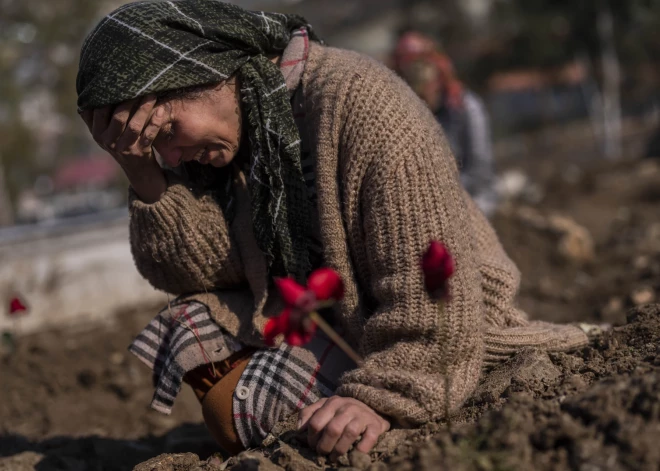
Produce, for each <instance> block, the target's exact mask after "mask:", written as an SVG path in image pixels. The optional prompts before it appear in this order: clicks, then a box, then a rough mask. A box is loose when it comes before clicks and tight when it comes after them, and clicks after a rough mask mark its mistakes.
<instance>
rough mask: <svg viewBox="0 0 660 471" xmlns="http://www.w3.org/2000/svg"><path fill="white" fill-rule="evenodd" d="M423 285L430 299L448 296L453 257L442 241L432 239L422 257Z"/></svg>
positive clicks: (452, 270) (452, 272)
mask: <svg viewBox="0 0 660 471" xmlns="http://www.w3.org/2000/svg"><path fill="white" fill-rule="evenodd" d="M422 271H423V272H424V286H425V287H426V291H427V292H428V293H429V295H430V296H431V298H432V299H435V300H441V299H446V298H448V297H449V283H448V282H449V278H451V276H452V275H453V274H454V259H453V258H452V256H451V254H450V253H449V251H448V250H447V248H446V247H445V246H444V244H443V243H442V242H438V241H437V240H432V241H431V243H430V244H429V248H428V249H427V250H426V252H425V253H424V255H423V257H422Z"/></svg>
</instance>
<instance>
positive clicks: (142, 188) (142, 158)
mask: <svg viewBox="0 0 660 471" xmlns="http://www.w3.org/2000/svg"><path fill="white" fill-rule="evenodd" d="M138 100H139V99H136V100H129V101H125V102H123V103H121V104H120V105H118V106H117V107H116V108H114V110H113V109H112V107H111V106H107V107H104V108H97V109H95V110H85V111H83V112H82V113H81V117H82V119H83V121H85V124H87V127H88V128H89V131H90V132H91V133H92V136H93V137H94V140H95V141H96V143H97V144H98V145H99V146H101V147H102V148H103V149H105V150H106V151H107V152H108V153H109V154H110V155H112V157H113V158H114V159H115V160H116V161H117V163H118V164H119V165H120V166H121V168H122V169H123V170H124V172H125V173H126V176H127V177H128V179H129V181H130V182H131V186H132V187H133V189H134V190H135V192H136V193H137V194H138V196H139V197H140V199H141V200H142V201H144V202H145V203H154V202H156V201H158V200H159V199H160V197H161V195H162V194H163V193H164V192H165V190H166V189H167V182H166V180H165V174H164V173H163V170H162V169H161V167H160V165H158V162H157V161H156V158H155V157H154V154H153V149H152V144H153V141H154V139H156V136H157V135H158V133H159V132H160V129H161V127H162V126H163V124H164V123H165V110H164V109H163V107H162V106H157V107H155V104H156V97H155V96H154V95H147V96H146V97H144V98H143V99H141V101H138Z"/></svg>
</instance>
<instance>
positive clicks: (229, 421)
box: [184, 351, 253, 455]
mask: <svg viewBox="0 0 660 471" xmlns="http://www.w3.org/2000/svg"><path fill="white" fill-rule="evenodd" d="M252 353H253V352H252V351H250V352H244V351H240V352H238V353H236V354H234V355H232V357H230V358H228V359H227V360H225V361H223V362H219V363H216V364H214V365H211V364H206V365H202V366H200V367H198V368H195V369H194V370H192V371H190V372H189V373H188V374H186V376H185V377H184V381H185V382H186V383H188V384H190V386H191V387H192V388H193V391H194V392H195V395H196V396H197V399H199V401H200V403H201V404H202V415H203V416H204V422H205V423H206V427H207V428H208V429H209V432H211V435H212V436H213V438H214V439H215V441H216V442H218V445H220V447H221V448H222V449H223V450H224V451H226V452H228V453H231V454H232V455H235V454H238V453H240V452H241V451H243V450H244V448H243V444H242V443H241V440H240V439H239V438H238V432H237V431H236V426H235V425H234V412H233V397H234V391H235V390H236V385H237V384H238V381H239V379H241V375H242V374H243V371H245V368H246V367H247V364H248V362H249V361H250V358H251V357H252ZM213 366H215V369H214V368H213Z"/></svg>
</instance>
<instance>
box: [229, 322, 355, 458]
mask: <svg viewBox="0 0 660 471" xmlns="http://www.w3.org/2000/svg"><path fill="white" fill-rule="evenodd" d="M354 367H355V364H354V363H353V361H352V360H351V359H350V358H348V356H346V354H345V353H344V352H343V351H342V350H341V349H340V348H338V347H337V346H336V345H335V344H334V343H332V342H331V341H330V340H329V339H328V338H327V337H325V336H324V335H323V334H317V335H316V336H315V337H314V338H313V339H312V341H311V342H310V343H308V344H307V345H305V347H304V348H303V347H291V346H290V345H286V344H282V345H281V346H280V347H279V348H277V349H270V350H261V351H259V352H257V353H255V354H254V356H253V357H252V358H251V359H250V362H249V363H248V365H247V367H246V369H245V371H244V372H243V374H242V376H241V379H240V380H239V381H238V384H237V385H236V392H235V393H234V398H233V410H234V425H235V426H236V431H237V432H238V437H239V438H240V440H241V443H242V444H243V446H244V447H245V448H251V447H256V446H259V445H260V444H261V442H262V441H263V439H264V438H265V437H266V435H267V434H268V432H269V431H270V430H271V429H272V428H273V426H274V425H275V424H276V423H277V422H279V421H280V420H283V419H285V418H287V417H289V416H290V415H291V414H293V413H296V412H297V411H299V410H300V409H302V408H304V407H306V406H308V405H310V404H313V403H315V402H317V401H318V400H319V399H321V398H323V397H328V396H331V395H332V394H333V393H334V390H335V389H336V387H337V385H338V382H339V378H340V376H341V375H342V374H343V373H344V372H345V371H347V370H348V369H350V368H354Z"/></svg>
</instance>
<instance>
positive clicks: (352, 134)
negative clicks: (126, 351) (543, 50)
mask: <svg viewBox="0 0 660 471" xmlns="http://www.w3.org/2000/svg"><path fill="white" fill-rule="evenodd" d="M77 90H78V106H79V109H80V112H81V115H82V117H83V119H84V120H85V122H86V123H87V125H88V126H89V129H90V132H91V133H92V134H93V136H94V138H95V140H96V141H97V142H98V144H99V145H100V146H101V147H103V148H104V149H105V150H106V151H108V152H109V153H110V154H111V155H112V156H113V157H114V158H115V159H116V161H117V162H118V163H119V165H121V167H122V168H123V169H124V171H125V173H126V175H127V176H128V178H129V180H130V183H131V190H130V214H131V219H130V241H131V246H132V250H133V255H134V258H135V262H136V265H137V268H138V270H139V271H140V273H141V274H142V275H143V276H144V277H145V278H146V279H147V280H149V281H150V282H151V284H152V285H153V286H155V287H156V288H158V289H160V290H163V291H166V292H168V293H172V294H175V295H178V296H179V297H178V298H177V299H176V300H175V301H174V302H172V303H171V304H170V305H168V306H167V307H166V308H165V309H164V310H163V311H162V312H161V313H160V314H159V315H158V316H157V317H156V318H155V319H154V320H153V321H152V322H151V323H150V325H149V326H147V328H146V329H145V330H144V331H143V332H142V333H141V334H140V335H139V336H138V338H137V339H136V340H135V342H134V343H133V345H132V346H131V350H132V351H133V352H134V353H135V354H137V355H138V356H139V357H140V358H141V359H142V360H143V361H144V362H146V363H147V364H148V365H149V366H150V367H152V368H153V371H154V379H155V384H156V392H155V395H154V399H153V403H152V405H153V407H155V408H156V409H158V410H160V411H162V412H165V413H167V412H169V410H170V408H171V406H172V404H173V401H174V399H175V396H176V395H177V394H178V392H179V390H180V387H181V384H182V382H187V383H189V384H191V385H192V386H193V388H194V389H195V391H196V392H197V394H198V397H199V398H200V400H201V404H202V409H203V412H204V417H205V420H206V423H207V425H208V427H209V429H210V430H211V432H212V433H213V435H214V436H215V437H216V439H217V440H218V441H219V443H220V444H221V446H223V447H224V448H225V449H226V450H228V451H231V452H236V451H239V450H240V449H243V448H245V447H252V446H256V445H258V444H259V443H260V442H261V440H262V439H263V438H264V436H265V435H266V434H267V433H268V432H269V430H270V429H271V428H272V426H273V425H274V424H275V423H276V422H277V421H278V420H280V419H283V418H285V417H287V416H289V415H291V414H292V413H299V415H300V422H299V425H300V427H306V428H307V429H308V430H309V440H310V444H311V446H313V447H315V448H316V449H317V450H318V451H319V452H320V453H330V452H337V453H343V452H345V451H347V450H348V449H349V448H350V447H351V446H352V445H353V444H354V443H356V441H357V443H356V446H357V448H358V449H360V450H362V451H368V450H369V449H371V448H372V447H373V445H374V444H375V443H376V441H377V439H378V437H379V436H380V435H381V434H382V433H384V432H385V431H387V430H388V429H389V428H390V427H395V426H416V425H420V424H423V423H425V422H429V421H433V420H438V419H441V418H442V417H443V415H444V413H445V403H446V402H445V401H447V403H448V404H449V405H450V408H451V409H452V410H455V409H456V408H458V407H460V405H461V404H462V403H463V402H464V401H465V400H466V398H467V397H468V396H469V395H470V394H471V393H472V391H473V390H474V388H475V386H476V384H477V381H478V379H479V377H480V373H481V371H482V370H483V369H484V368H486V367H488V366H489V365H492V364H494V363H496V362H498V361H502V360H505V359H506V358H507V357H508V356H510V355H511V354H512V353H514V352H515V351H516V350H517V349H519V348H520V347H525V346H536V347H539V348H547V349H549V350H565V349H570V348H575V347H577V346H579V345H582V344H583V343H584V342H585V341H586V337H585V336H584V334H583V333H582V332H581V331H580V330H578V329H576V328H574V327H570V326H556V325H550V324H544V323H539V322H530V321H528V320H527V319H526V316H525V315H524V314H523V313H522V312H520V311H519V310H517V309H516V308H515V307H514V297H515V294H516V291H517V288H518V283H519V274H518V271H517V269H516V267H515V266H514V265H513V263H512V262H511V261H510V260H509V258H508V257H507V256H506V254H505V253H504V252H503V250H502V247H501V246H500V244H499V242H498V240H497V237H496V235H495V233H494V232H493V229H492V228H491V227H490V225H489V224H488V222H487V221H486V219H485V218H484V217H483V215H482V214H481V213H480V212H479V211H478V210H477V209H476V207H475V205H474V203H473V202H472V200H471V199H470V198H469V196H467V195H466V193H465V191H464V190H463V189H462V188H461V186H460V184H459V180H458V174H457V168H456V164H455V162H454V158H453V156H452V154H451V151H450V149H449V147H448V145H447V142H446V140H445V139H444V137H443V135H442V132H441V131H440V128H439V125H438V124H437V123H436V120H435V119H434V117H433V115H432V114H431V112H430V111H429V110H428V108H427V107H426V106H425V105H424V104H423V103H422V102H421V101H420V100H419V99H418V98H417V97H416V96H415V94H414V93H413V92H412V91H411V90H410V89H409V88H408V87H407V86H406V85H405V84H404V83H403V82H402V81H401V80H400V79H398V78H397V77H396V76H395V75H394V74H393V73H392V72H390V71H389V70H388V69H387V68H385V67H384V66H382V65H381V64H379V63H377V62H376V61H374V60H372V59H370V58H368V57H365V56H363V55H360V54H357V53H354V52H349V51H344V50H339V49H333V48H330V47H326V46H324V45H322V44H321V43H320V42H318V41H317V40H316V38H315V36H314V35H313V33H312V31H311V29H310V28H309V26H308V25H307V24H306V23H305V21H304V20H303V19H302V18H299V17H296V16H291V15H281V14H271V13H262V12H248V11H245V10H242V9H240V8H238V7H236V6H233V5H228V4H223V3H221V2H217V1H207V0H180V1H176V2H140V3H132V4H128V5H125V6H123V7H121V8H119V9H118V10H116V11H115V12H113V13H112V14H110V15H108V16H107V17H106V18H104V19H103V20H102V21H101V22H100V23H99V25H98V26H97V27H96V28H95V29H94V30H93V31H92V33H91V34H90V35H89V37H88V38H87V40H86V41H85V43H84V44H83V47H82V51H81V57H80V70H79V74H78V80H77ZM152 149H153V150H155V151H156V152H155V153H154V152H153V151H152ZM155 154H159V155H160V157H161V158H162V162H163V164H164V165H162V166H161V165H159V163H158V162H157V160H156V157H155ZM163 167H164V168H166V169H167V170H163ZM431 239H439V240H441V241H443V242H444V244H445V245H446V246H447V247H448V248H449V250H450V251H451V252H452V254H453V255H454V258H455V264H456V272H455V275H454V277H453V278H452V280H451V286H450V288H451V292H452V298H451V301H450V302H449V303H448V305H447V306H446V308H445V315H446V317H447V319H448V321H443V322H440V319H439V316H438V311H437V309H436V306H435V305H434V304H433V302H432V301H431V300H430V299H429V298H428V296H426V294H425V291H424V285H423V279H422V275H421V272H420V270H419V261H420V255H421V253H422V252H423V251H424V249H425V248H426V246H427V244H428V242H429V240H431ZM319 266H328V267H331V268H333V269H335V270H336V271H338V272H339V273H340V274H341V276H342V278H343V280H344V281H345V284H346V286H345V296H344V299H343V300H342V302H341V303H340V304H338V305H336V306H335V308H334V312H333V316H332V319H333V322H334V323H335V326H336V328H337V329H338V330H339V331H341V332H342V335H343V337H344V338H345V339H346V340H347V341H348V343H349V344H351V345H352V347H353V348H355V349H356V350H358V351H359V352H360V353H361V355H362V356H363V357H364V360H365V361H364V363H363V364H361V365H360V366H359V367H358V366H357V365H355V364H354V363H352V361H351V360H350V359H348V358H347V357H345V356H344V355H343V353H341V351H339V350H338V349H337V348H336V347H335V346H334V345H333V344H332V343H331V342H329V341H328V340H327V339H326V338H325V337H323V336H318V337H316V338H315V339H314V340H313V341H312V342H311V343H309V344H307V345H305V346H304V347H297V346H290V345H281V346H279V347H276V348H268V347H267V346H266V345H265V344H264V343H263V340H262V337H261V335H260V333H261V332H262V330H263V327H264V324H265V323H266V321H267V319H268V317H269V316H272V315H274V314H277V313H278V310H279V308H280V306H279V305H278V300H277V296H276V294H275V293H274V290H273V283H272V280H273V278H274V277H282V276H293V277H295V278H296V279H298V280H300V281H303V280H304V279H305V278H306V277H307V275H308V274H309V273H310V272H311V270H313V269H314V268H317V267H319ZM445 372H447V374H448V375H449V378H450V381H448V382H447V384H449V385H450V387H449V390H446V388H445V384H446V383H445V381H444V379H443V378H444V373H445Z"/></svg>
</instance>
